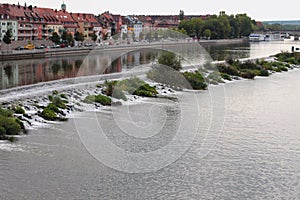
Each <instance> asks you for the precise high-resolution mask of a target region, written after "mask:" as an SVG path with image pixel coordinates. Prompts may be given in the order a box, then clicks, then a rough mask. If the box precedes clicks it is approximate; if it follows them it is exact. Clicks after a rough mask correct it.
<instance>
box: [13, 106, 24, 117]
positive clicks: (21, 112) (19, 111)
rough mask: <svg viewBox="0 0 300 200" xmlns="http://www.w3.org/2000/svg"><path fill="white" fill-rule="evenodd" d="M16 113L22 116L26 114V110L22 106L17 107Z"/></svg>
mask: <svg viewBox="0 0 300 200" xmlns="http://www.w3.org/2000/svg"><path fill="white" fill-rule="evenodd" d="M14 111H15V113H16V114H22V115H24V114H25V110H24V109H23V108H22V107H20V106H17V107H15V108H14Z"/></svg>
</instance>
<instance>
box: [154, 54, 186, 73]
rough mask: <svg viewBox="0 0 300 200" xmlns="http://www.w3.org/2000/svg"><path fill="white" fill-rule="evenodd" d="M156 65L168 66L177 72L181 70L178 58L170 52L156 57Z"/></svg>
mask: <svg viewBox="0 0 300 200" xmlns="http://www.w3.org/2000/svg"><path fill="white" fill-rule="evenodd" d="M158 63H159V64H161V65H166V66H169V67H171V68H172V69H174V70H176V71H179V70H180V69H181V68H182V66H181V59H180V57H179V56H177V55H176V54H175V53H173V52H170V51H164V52H162V53H161V54H160V55H159V57H158Z"/></svg>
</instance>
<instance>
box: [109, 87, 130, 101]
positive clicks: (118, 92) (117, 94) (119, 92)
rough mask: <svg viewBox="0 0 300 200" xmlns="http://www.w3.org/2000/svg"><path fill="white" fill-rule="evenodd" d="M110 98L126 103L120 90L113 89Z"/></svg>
mask: <svg viewBox="0 0 300 200" xmlns="http://www.w3.org/2000/svg"><path fill="white" fill-rule="evenodd" d="M112 96H113V97H114V98H116V99H122V100H124V101H127V97H126V96H125V94H124V92H123V91H122V90H121V89H120V88H115V89H114V92H113V95H112Z"/></svg>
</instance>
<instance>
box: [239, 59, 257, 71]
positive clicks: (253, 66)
mask: <svg viewBox="0 0 300 200" xmlns="http://www.w3.org/2000/svg"><path fill="white" fill-rule="evenodd" d="M238 67H239V68H240V69H252V70H253V69H258V65H257V64H256V63H254V62H251V61H246V62H244V63H240V64H239V65H238Z"/></svg>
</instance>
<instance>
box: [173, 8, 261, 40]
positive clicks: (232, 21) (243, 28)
mask: <svg viewBox="0 0 300 200" xmlns="http://www.w3.org/2000/svg"><path fill="white" fill-rule="evenodd" d="M179 29H184V30H185V31H186V32H187V34H188V35H189V36H190V37H196V38H197V39H200V38H205V39H231V38H241V37H245V36H246V37H247V36H249V35H250V33H251V32H252V31H254V30H258V29H259V28H258V27H257V26H256V22H255V21H254V20H252V19H251V18H250V17H248V16H247V15H246V14H237V15H227V14H225V12H224V11H222V12H220V14H219V15H218V16H217V15H212V16H210V17H208V18H207V19H206V20H202V19H200V18H193V19H190V20H182V21H181V22H180V24H179Z"/></svg>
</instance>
